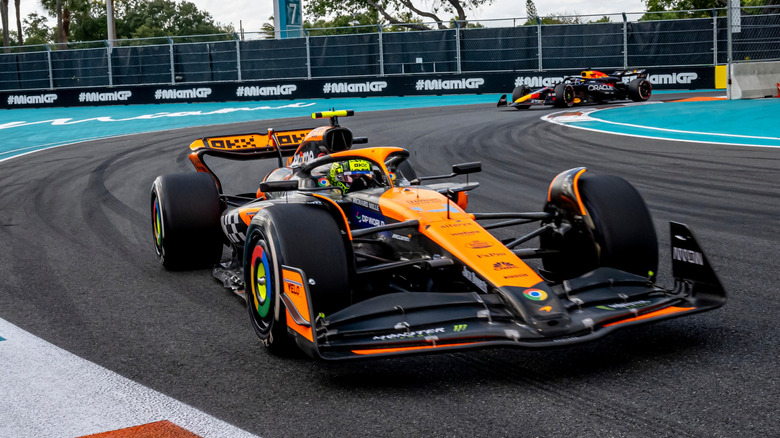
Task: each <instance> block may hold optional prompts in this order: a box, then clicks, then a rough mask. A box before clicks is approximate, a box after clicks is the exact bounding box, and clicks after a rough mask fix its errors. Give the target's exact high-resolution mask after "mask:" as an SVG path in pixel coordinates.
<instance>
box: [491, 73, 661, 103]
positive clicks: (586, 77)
mask: <svg viewBox="0 0 780 438" xmlns="http://www.w3.org/2000/svg"><path fill="white" fill-rule="evenodd" d="M631 77H635V78H634V79H633V80H631V81H630V82H628V83H626V82H624V81H623V79H624V78H631ZM626 80H627V79H626ZM652 92H653V86H652V84H651V83H650V82H649V81H648V80H647V73H646V71H645V70H618V71H616V72H614V73H612V74H609V75H608V74H606V73H602V72H600V71H596V70H585V71H583V72H582V73H581V75H580V76H568V77H565V78H563V81H561V82H560V83H558V84H555V85H552V86H549V87H544V88H540V89H538V90H535V91H533V90H531V87H529V86H528V85H521V86H519V87H515V89H514V90H513V91H512V101H511V102H508V101H507V96H506V94H504V95H502V96H501V98H500V99H499V100H498V106H499V107H501V106H511V107H514V108H515V109H518V110H520V109H528V108H530V107H531V106H532V105H553V106H555V107H558V108H569V107H572V106H574V105H579V104H584V103H596V104H599V103H607V102H612V101H616V100H632V101H634V102H644V101H646V100H647V99H649V98H650V94H652Z"/></svg>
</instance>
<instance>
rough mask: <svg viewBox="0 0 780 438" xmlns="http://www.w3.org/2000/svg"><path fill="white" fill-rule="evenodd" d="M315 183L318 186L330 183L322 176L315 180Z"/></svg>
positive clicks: (325, 185)
mask: <svg viewBox="0 0 780 438" xmlns="http://www.w3.org/2000/svg"><path fill="white" fill-rule="evenodd" d="M317 185H318V186H320V187H327V186H329V185H330V182H328V178H325V177H322V178H320V179H318V180H317Z"/></svg>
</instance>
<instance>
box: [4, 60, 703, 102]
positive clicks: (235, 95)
mask: <svg viewBox="0 0 780 438" xmlns="http://www.w3.org/2000/svg"><path fill="white" fill-rule="evenodd" d="M580 73H581V71H579V70H577V71H554V72H553V71H545V72H538V71H515V72H503V73H470V74H460V75H444V74H442V75H413V76H412V75H405V76H384V77H363V78H355V77H350V78H328V79H303V80H273V81H254V82H253V81H244V82H211V83H199V84H191V83H190V84H186V85H166V84H159V85H144V86H132V87H103V88H95V87H90V88H81V89H78V88H69V89H56V90H43V91H38V90H36V91H26V92H22V91H5V92H0V108H3V109H11V108H47V107H70V106H100V105H137V104H156V103H197V102H232V101H236V102H245V101H262V100H287V99H289V100H294V99H327V98H338V97H371V96H380V97H381V96H413V95H415V96H419V95H445V94H488V93H511V92H512V90H513V89H514V88H515V87H516V86H520V85H523V84H526V85H529V86H530V87H531V88H532V89H536V88H542V87H545V86H549V85H553V84H555V83H557V82H560V81H562V80H563V78H564V77H566V76H579V75H580ZM605 73H611V70H607V71H605ZM647 73H648V79H649V80H650V82H651V83H652V84H653V87H654V88H655V89H658V90H663V89H690V90H695V89H712V88H714V87H715V70H714V69H713V67H711V66H708V67H663V68H653V69H648V72H647ZM630 79H632V77H630V76H629V77H626V78H625V79H624V80H626V81H628V80H630Z"/></svg>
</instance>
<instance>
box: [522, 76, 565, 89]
mask: <svg viewBox="0 0 780 438" xmlns="http://www.w3.org/2000/svg"><path fill="white" fill-rule="evenodd" d="M559 82H563V77H562V76H561V77H550V78H546V77H544V76H520V77H517V78H515V87H519V86H521V85H528V86H529V87H531V88H542V87H551V86H553V85H555V84H557V83H559Z"/></svg>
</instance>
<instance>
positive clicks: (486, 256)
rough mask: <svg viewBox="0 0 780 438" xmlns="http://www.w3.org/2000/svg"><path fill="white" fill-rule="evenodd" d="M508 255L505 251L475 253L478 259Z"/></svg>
mask: <svg viewBox="0 0 780 438" xmlns="http://www.w3.org/2000/svg"><path fill="white" fill-rule="evenodd" d="M508 255H509V253H507V252H487V253H484V254H477V258H478V259H489V258H491V257H501V256H508ZM510 264H511V263H510ZM513 266H514V265H513Z"/></svg>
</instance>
